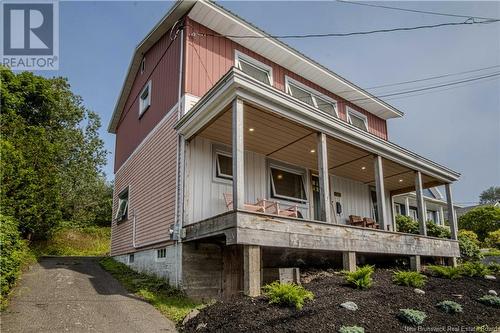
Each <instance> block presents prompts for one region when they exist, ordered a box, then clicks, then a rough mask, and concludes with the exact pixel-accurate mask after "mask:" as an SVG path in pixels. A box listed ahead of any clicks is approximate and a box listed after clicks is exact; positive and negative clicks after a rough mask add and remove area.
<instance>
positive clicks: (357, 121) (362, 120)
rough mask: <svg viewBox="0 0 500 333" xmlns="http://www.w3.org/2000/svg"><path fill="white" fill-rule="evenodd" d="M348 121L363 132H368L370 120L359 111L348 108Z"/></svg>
mask: <svg viewBox="0 0 500 333" xmlns="http://www.w3.org/2000/svg"><path fill="white" fill-rule="evenodd" d="M347 121H348V122H349V123H350V124H351V125H353V126H355V127H357V128H359V129H362V130H363V131H368V118H367V117H366V116H365V115H364V114H362V113H359V112H358V111H355V110H353V109H351V108H349V107H348V108H347Z"/></svg>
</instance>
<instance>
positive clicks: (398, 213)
mask: <svg viewBox="0 0 500 333" xmlns="http://www.w3.org/2000/svg"><path fill="white" fill-rule="evenodd" d="M394 210H395V211H396V215H402V214H401V205H400V204H398V203H395V204H394Z"/></svg>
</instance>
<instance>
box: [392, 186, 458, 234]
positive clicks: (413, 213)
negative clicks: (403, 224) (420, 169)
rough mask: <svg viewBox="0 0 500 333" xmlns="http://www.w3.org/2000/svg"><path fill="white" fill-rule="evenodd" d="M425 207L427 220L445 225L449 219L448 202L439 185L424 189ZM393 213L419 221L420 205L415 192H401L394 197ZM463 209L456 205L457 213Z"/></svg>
mask: <svg viewBox="0 0 500 333" xmlns="http://www.w3.org/2000/svg"><path fill="white" fill-rule="evenodd" d="M423 195H424V209H423V211H425V218H426V220H431V221H434V222H435V223H436V224H438V225H444V224H445V221H446V220H447V219H448V203H447V202H446V198H445V197H444V196H443V194H442V193H441V191H440V190H439V189H438V188H437V187H430V188H426V189H424V190H423ZM392 201H393V214H394V215H406V216H409V217H411V218H412V219H414V220H415V221H418V207H417V206H418V205H417V198H416V193H415V192H409V193H405V194H399V195H395V196H393V197H392ZM459 209H461V207H460V206H457V205H454V211H455V214H457V211H458V210H459Z"/></svg>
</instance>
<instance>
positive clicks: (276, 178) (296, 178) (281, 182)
mask: <svg viewBox="0 0 500 333" xmlns="http://www.w3.org/2000/svg"><path fill="white" fill-rule="evenodd" d="M304 189H305V187H304V177H303V175H302V174H299V173H295V172H290V171H287V170H283V169H278V168H275V167H272V168H271V190H272V196H273V197H274V198H282V199H288V200H292V201H306V200H307V197H306V191H305V190H304Z"/></svg>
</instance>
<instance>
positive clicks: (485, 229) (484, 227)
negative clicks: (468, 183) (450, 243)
mask: <svg viewBox="0 0 500 333" xmlns="http://www.w3.org/2000/svg"><path fill="white" fill-rule="evenodd" d="M458 226H459V228H460V229H467V230H472V231H474V232H475V233H476V234H477V236H478V238H479V240H480V241H484V239H485V238H486V236H488V233H489V232H491V231H496V230H498V229H500V207H493V206H482V207H477V208H474V209H471V210H470V211H468V212H467V213H465V214H464V215H462V216H460V218H459V219H458Z"/></svg>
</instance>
